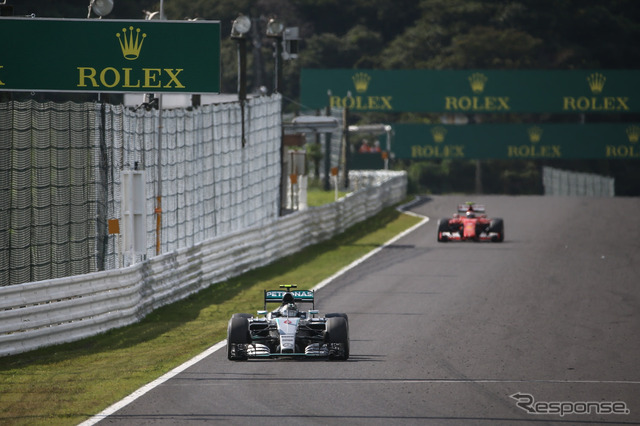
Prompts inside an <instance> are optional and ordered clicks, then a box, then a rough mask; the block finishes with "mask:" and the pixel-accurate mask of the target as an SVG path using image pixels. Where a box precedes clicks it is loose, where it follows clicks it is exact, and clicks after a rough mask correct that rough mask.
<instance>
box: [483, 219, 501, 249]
mask: <svg viewBox="0 0 640 426" xmlns="http://www.w3.org/2000/svg"><path fill="white" fill-rule="evenodd" d="M487 232H495V233H496V234H498V235H497V236H494V237H493V238H491V241H493V242H494V243H501V242H503V241H504V222H503V220H502V219H500V218H495V219H491V223H490V224H489V229H487Z"/></svg>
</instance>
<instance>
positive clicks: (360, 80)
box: [351, 72, 371, 93]
mask: <svg viewBox="0 0 640 426" xmlns="http://www.w3.org/2000/svg"><path fill="white" fill-rule="evenodd" d="M351 79H352V80H353V84H354V86H356V91H357V92H358V93H363V92H366V91H367V89H368V88H369V82H370V81H371V76H369V75H368V74H365V73H363V72H359V73H357V74H355V75H354V76H353V77H351Z"/></svg>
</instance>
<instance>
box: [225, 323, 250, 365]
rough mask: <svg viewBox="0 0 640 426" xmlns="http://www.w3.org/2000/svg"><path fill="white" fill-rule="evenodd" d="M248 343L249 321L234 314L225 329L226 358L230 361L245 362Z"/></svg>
mask: <svg viewBox="0 0 640 426" xmlns="http://www.w3.org/2000/svg"><path fill="white" fill-rule="evenodd" d="M250 341H251V337H250V336H249V319H248V318H246V317H244V316H239V315H238V314H235V315H234V316H232V317H231V319H230V320H229V325H228V327H227V358H228V359H230V360H232V361H244V360H246V359H247V348H246V346H247V344H248V343H249V342H250Z"/></svg>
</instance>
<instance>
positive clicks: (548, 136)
mask: <svg viewBox="0 0 640 426" xmlns="http://www.w3.org/2000/svg"><path fill="white" fill-rule="evenodd" d="M392 127H393V133H394V137H393V144H392V146H391V151H392V152H393V154H394V156H395V158H399V159H400V158H402V159H414V160H424V159H436V158H452V159H454V158H455V159H543V158H544V159H550V158H553V159H596V158H606V159H640V142H639V140H640V124H634V123H626V124H469V125H441V124H436V125H427V124H394V125H393V126H392Z"/></svg>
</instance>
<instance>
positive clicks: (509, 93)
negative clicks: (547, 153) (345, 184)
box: [300, 69, 640, 114]
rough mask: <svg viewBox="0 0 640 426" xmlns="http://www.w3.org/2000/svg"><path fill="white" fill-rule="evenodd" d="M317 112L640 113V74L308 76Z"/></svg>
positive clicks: (321, 72) (304, 96)
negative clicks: (341, 109) (334, 109)
mask: <svg viewBox="0 0 640 426" xmlns="http://www.w3.org/2000/svg"><path fill="white" fill-rule="evenodd" d="M300 85H301V87H300V101H301V103H302V104H303V105H304V106H305V107H308V108H311V109H321V108H325V107H327V106H331V107H332V108H345V107H346V108H349V109H351V110H352V111H379V112H443V113H461V114H476V113H632V112H635V113H637V112H640V72H638V70H570V71H542V70H355V69H352V70H347V69H302V73H301V83H300Z"/></svg>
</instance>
